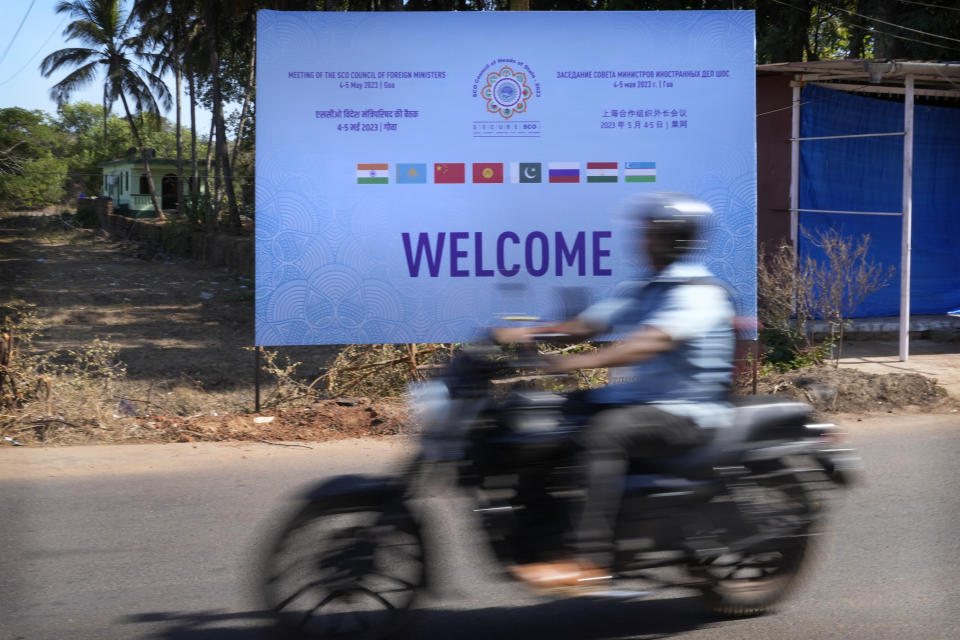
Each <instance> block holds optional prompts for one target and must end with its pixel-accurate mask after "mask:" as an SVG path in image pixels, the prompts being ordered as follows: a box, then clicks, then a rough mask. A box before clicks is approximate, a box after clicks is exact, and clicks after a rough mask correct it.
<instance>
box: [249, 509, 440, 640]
mask: <svg viewBox="0 0 960 640" xmlns="http://www.w3.org/2000/svg"><path fill="white" fill-rule="evenodd" d="M425 571H426V566H425V561H424V553H423V541H422V538H421V535H420V530H419V527H418V526H417V523H416V521H415V519H414V518H413V516H412V515H411V513H410V512H409V510H408V509H407V508H406V506H405V505H404V504H403V503H402V502H401V501H399V500H396V501H390V502H388V503H385V504H374V503H371V501H370V500H369V499H367V500H360V501H358V502H357V503H356V504H349V501H347V503H346V504H345V501H344V500H342V499H340V500H337V501H336V502H324V501H314V502H310V503H308V504H306V505H304V506H303V507H302V508H300V509H299V510H298V511H297V512H296V513H295V514H294V515H293V516H292V517H291V518H290V519H289V521H288V522H287V523H286V525H285V526H284V527H283V528H282V529H281V531H280V533H279V535H278V536H277V537H276V538H275V539H274V541H273V542H272V544H271V546H270V547H269V548H268V550H267V553H266V557H265V563H264V567H263V574H262V577H261V587H262V594H263V598H264V601H265V604H266V606H267V608H268V610H269V611H270V612H271V613H272V614H273V615H274V616H275V618H276V622H277V626H278V629H279V631H280V633H281V635H282V637H285V638H296V639H308V638H309V639H318V638H337V639H339V640H374V639H377V638H383V637H384V636H386V635H388V634H390V633H392V632H394V631H396V630H397V629H398V627H399V626H400V625H401V623H402V622H403V621H404V617H405V614H406V613H407V612H408V610H409V608H410V607H411V606H412V605H413V603H414V601H415V599H416V597H417V595H418V593H419V591H420V587H421V586H422V585H423V583H424V579H425Z"/></svg>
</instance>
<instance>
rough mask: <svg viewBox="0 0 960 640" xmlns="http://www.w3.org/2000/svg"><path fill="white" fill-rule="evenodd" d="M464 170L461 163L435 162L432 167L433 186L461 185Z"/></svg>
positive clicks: (463, 179)
mask: <svg viewBox="0 0 960 640" xmlns="http://www.w3.org/2000/svg"><path fill="white" fill-rule="evenodd" d="M465 173H466V169H465V166H464V163H462V162H437V163H435V164H434V165H433V182H434V184H463V183H464V182H465V181H466V178H465V177H464V175H465Z"/></svg>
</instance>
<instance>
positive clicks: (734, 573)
mask: <svg viewBox="0 0 960 640" xmlns="http://www.w3.org/2000/svg"><path fill="white" fill-rule="evenodd" d="M763 491H764V492H765V493H766V497H765V500H766V501H767V502H766V506H767V507H772V509H770V511H771V512H772V513H771V517H770V519H769V520H768V521H767V523H766V524H767V525H770V526H775V527H781V528H782V529H783V530H785V531H789V532H790V533H789V534H788V535H784V536H783V537H780V538H776V539H774V540H771V541H769V542H767V543H765V544H764V545H763V546H762V547H760V548H756V549H753V550H751V551H746V552H739V553H727V554H724V555H721V556H718V557H715V558H711V559H710V560H709V561H706V562H703V563H701V564H699V565H697V566H696V567H691V569H692V570H693V572H694V573H695V574H696V575H697V576H699V577H701V578H705V579H706V582H707V584H706V585H705V586H704V587H703V588H702V591H703V595H704V597H705V599H706V601H707V604H708V606H709V607H710V609H711V610H712V611H713V612H714V613H717V614H720V615H723V616H731V617H740V616H753V615H760V614H762V613H766V612H767V611H770V610H771V609H772V608H773V606H774V605H775V604H776V603H777V602H779V601H780V600H782V599H783V598H784V596H786V595H787V594H788V593H789V592H790V590H791V589H792V588H793V587H794V586H796V583H797V582H798V578H799V577H800V574H801V570H802V569H803V568H804V566H805V562H806V560H807V557H808V555H809V553H810V551H811V550H812V547H813V539H812V538H811V537H810V535H811V534H812V533H813V529H814V526H813V524H812V520H811V519H810V513H811V511H812V508H811V505H810V503H809V501H808V498H807V496H806V494H805V492H804V490H803V487H802V486H801V485H800V484H799V483H796V482H795V481H779V482H777V483H774V484H768V485H767V486H764V487H763ZM762 528H763V527H761V529H762Z"/></svg>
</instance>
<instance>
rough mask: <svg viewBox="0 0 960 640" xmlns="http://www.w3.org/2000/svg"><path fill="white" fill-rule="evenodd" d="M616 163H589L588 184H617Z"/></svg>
mask: <svg viewBox="0 0 960 640" xmlns="http://www.w3.org/2000/svg"><path fill="white" fill-rule="evenodd" d="M616 181H617V163H616V162H588V163H587V182H616Z"/></svg>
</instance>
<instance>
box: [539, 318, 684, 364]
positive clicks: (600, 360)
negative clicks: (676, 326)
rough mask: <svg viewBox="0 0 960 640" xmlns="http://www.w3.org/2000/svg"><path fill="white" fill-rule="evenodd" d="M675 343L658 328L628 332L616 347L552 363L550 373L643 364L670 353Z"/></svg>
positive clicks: (648, 327)
mask: <svg viewBox="0 0 960 640" xmlns="http://www.w3.org/2000/svg"><path fill="white" fill-rule="evenodd" d="M674 346H675V342H674V340H673V338H672V337H671V336H670V334H669V333H667V332H666V331H664V330H663V329H661V328H660V327H654V326H644V327H642V328H640V329H638V330H637V331H634V332H633V333H631V334H630V335H629V336H627V338H626V339H625V340H623V341H622V342H618V343H617V344H614V345H610V346H609V347H604V348H602V349H598V350H597V351H594V352H592V353H575V354H572V355H567V356H563V357H561V358H556V359H554V360H553V362H552V363H551V366H550V370H551V371H554V372H557V373H560V372H564V371H574V370H576V369H598V368H600V367H619V366H622V365H627V364H634V363H637V362H642V361H644V360H647V359H648V358H652V357H653V356H655V355H657V354H660V353H663V352H665V351H670V350H671V349H673V348H674Z"/></svg>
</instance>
